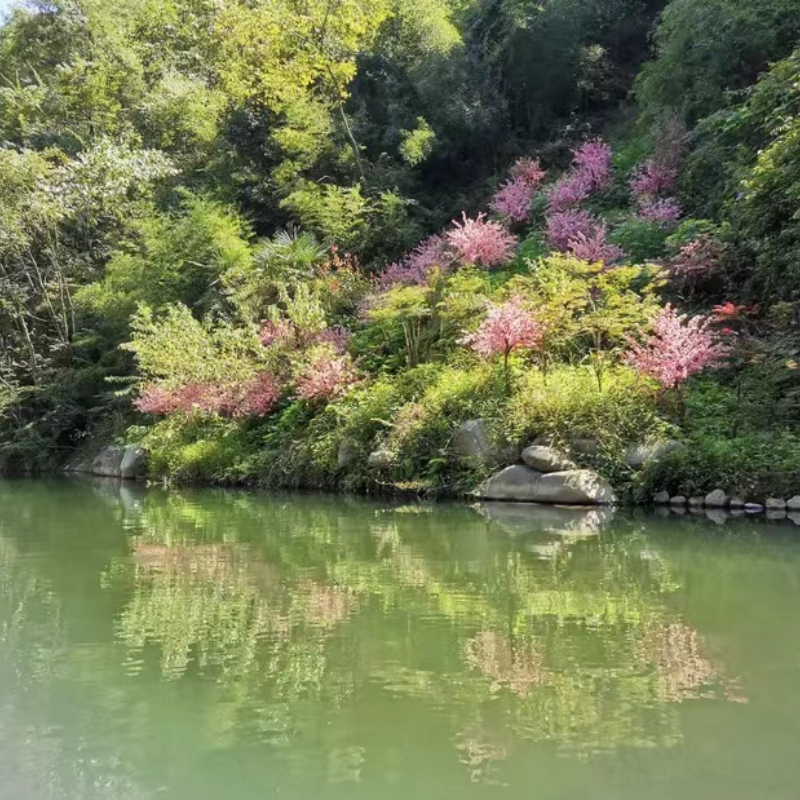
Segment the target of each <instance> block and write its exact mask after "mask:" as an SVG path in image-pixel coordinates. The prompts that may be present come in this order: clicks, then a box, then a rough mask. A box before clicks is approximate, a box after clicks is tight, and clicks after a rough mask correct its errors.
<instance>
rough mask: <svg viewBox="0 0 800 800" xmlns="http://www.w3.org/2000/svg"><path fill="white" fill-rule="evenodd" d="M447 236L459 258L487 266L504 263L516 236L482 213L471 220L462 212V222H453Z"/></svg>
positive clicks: (515, 242)
mask: <svg viewBox="0 0 800 800" xmlns="http://www.w3.org/2000/svg"><path fill="white" fill-rule="evenodd" d="M446 239H447V243H448V245H449V246H450V248H451V249H452V250H453V252H454V253H455V254H456V256H457V257H458V259H459V261H461V262H462V263H465V264H475V265H476V266H480V267H485V268H486V269H491V268H492V267H499V266H502V265H503V264H506V263H507V262H508V261H510V260H511V257H512V256H513V255H514V250H515V248H516V246H517V239H516V237H515V236H514V235H513V234H511V233H509V231H508V230H506V229H505V228H504V227H503V226H502V225H501V224H500V223H498V222H494V221H493V220H487V219H486V215H485V214H478V216H477V217H475V219H471V218H469V217H467V215H466V214H465V213H462V221H461V222H458V221H457V220H454V221H453V228H452V229H451V230H449V231H448V232H447V234H446Z"/></svg>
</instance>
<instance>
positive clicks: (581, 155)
mask: <svg viewBox="0 0 800 800" xmlns="http://www.w3.org/2000/svg"><path fill="white" fill-rule="evenodd" d="M613 158H614V153H613V151H612V150H611V148H610V147H609V146H608V145H607V144H606V143H605V142H604V141H603V140H602V139H593V140H592V141H590V142H585V143H584V144H582V145H581V146H580V147H578V148H577V149H576V150H573V152H572V163H573V165H574V167H575V171H576V172H577V173H578V174H580V175H583V176H584V180H585V181H586V183H587V184H588V186H589V188H590V191H592V192H598V191H601V190H603V189H607V188H608V186H609V185H610V184H611V162H612V160H613Z"/></svg>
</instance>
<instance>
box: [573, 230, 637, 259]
mask: <svg viewBox="0 0 800 800" xmlns="http://www.w3.org/2000/svg"><path fill="white" fill-rule="evenodd" d="M607 236H608V231H607V230H606V226H605V225H603V224H599V225H595V227H594V230H592V231H591V233H588V234H587V233H582V232H581V233H577V234H576V235H575V236H574V237H573V238H572V239H570V240H569V246H568V249H569V252H570V253H572V255H574V256H575V258H578V259H580V260H581V261H588V262H589V263H590V264H596V263H599V262H602V263H603V264H605V265H611V264H615V263H616V262H617V261H621V260H622V259H623V258H625V251H624V250H623V249H622V248H621V247H617V245H615V244H610V243H609V242H608V241H606V239H607Z"/></svg>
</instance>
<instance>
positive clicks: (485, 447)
mask: <svg viewBox="0 0 800 800" xmlns="http://www.w3.org/2000/svg"><path fill="white" fill-rule="evenodd" d="M450 447H451V449H452V451H453V452H454V453H455V454H456V455H457V456H458V458H459V459H460V460H461V461H463V462H464V463H465V464H468V465H469V466H472V467H483V466H486V465H487V464H492V463H495V462H496V461H497V455H498V454H497V448H496V447H495V444H494V442H493V441H492V440H491V438H490V436H489V432H488V431H487V429H486V423H485V422H484V421H483V420H482V419H470V420H467V421H466V422H464V423H463V424H462V425H461V426H459V428H458V430H457V431H456V432H455V434H454V435H453V438H452V439H451V441H450Z"/></svg>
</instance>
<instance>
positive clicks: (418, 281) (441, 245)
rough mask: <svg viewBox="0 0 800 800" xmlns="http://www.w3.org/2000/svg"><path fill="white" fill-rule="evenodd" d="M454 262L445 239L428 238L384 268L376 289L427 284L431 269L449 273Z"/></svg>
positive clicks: (437, 236)
mask: <svg viewBox="0 0 800 800" xmlns="http://www.w3.org/2000/svg"><path fill="white" fill-rule="evenodd" d="M454 262H455V254H454V253H453V251H452V250H451V248H450V246H449V244H448V242H447V239H446V238H445V237H444V236H443V235H441V234H436V235H435V236H429V237H428V238H427V239H424V240H423V241H422V242H420V243H419V244H418V245H417V246H416V247H415V248H414V249H413V250H411V251H410V252H409V253H406V255H405V256H403V258H402V259H401V260H400V261H398V262H395V263H393V264H390V265H389V266H388V267H386V269H385V270H384V271H383V272H382V273H381V274H380V275H379V276H378V281H377V283H378V287H379V288H380V289H384V290H385V289H390V288H391V287H392V286H421V285H423V284H425V283H427V281H428V278H429V276H430V272H431V270H432V269H434V268H438V269H441V270H443V271H444V272H449V271H450V270H451V269H452V267H453V264H454Z"/></svg>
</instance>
